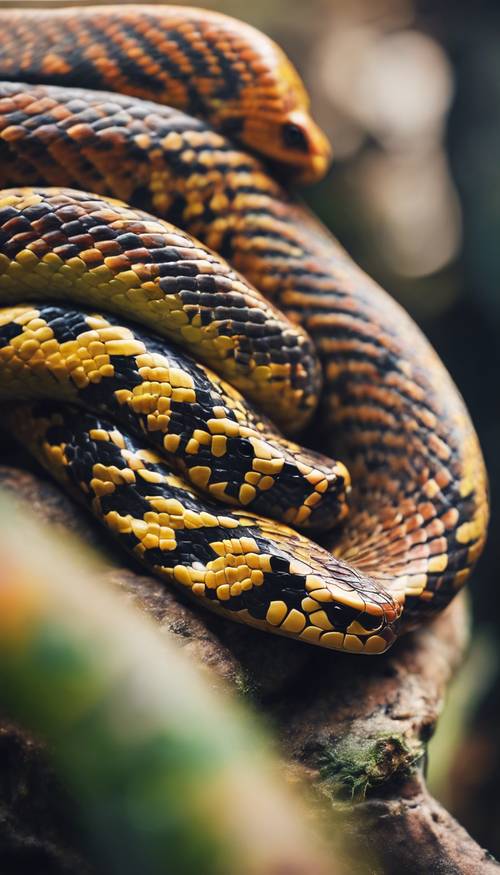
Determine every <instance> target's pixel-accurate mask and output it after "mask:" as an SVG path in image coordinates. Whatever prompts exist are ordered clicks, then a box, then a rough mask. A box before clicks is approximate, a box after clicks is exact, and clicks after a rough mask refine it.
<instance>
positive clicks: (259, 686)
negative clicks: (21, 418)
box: [0, 466, 500, 875]
mask: <svg viewBox="0 0 500 875" xmlns="http://www.w3.org/2000/svg"><path fill="white" fill-rule="evenodd" d="M0 486H2V487H3V489H4V490H7V491H8V492H11V493H12V494H13V496H15V497H16V498H19V499H21V500H24V501H26V502H27V503H28V504H29V505H30V508H31V511H32V513H34V514H35V515H37V516H38V517H40V518H41V519H43V520H46V521H48V522H50V523H52V524H53V525H55V526H56V527H57V529H58V530H59V531H60V533H61V537H64V538H65V539H67V538H68V537H69V536H71V535H77V536H80V537H81V538H82V539H83V540H84V541H85V542H86V543H89V544H91V545H92V546H93V547H95V548H97V550H98V552H99V554H100V556H101V557H102V560H103V563H102V566H101V567H99V568H96V573H97V574H99V575H102V577H103V578H105V579H106V580H107V581H108V582H109V583H110V584H111V585H113V586H114V587H116V588H117V589H119V590H120V591H121V592H122V593H123V596H124V597H125V598H127V599H130V600H132V601H133V602H135V603H136V604H137V605H138V606H139V607H140V608H141V609H143V610H145V611H146V612H147V613H149V614H150V615H152V616H153V617H154V618H155V620H156V621H157V623H158V625H159V627H160V629H163V630H165V631H166V632H169V633H172V634H174V635H175V636H176V639H177V641H178V642H179V644H180V645H181V646H182V647H184V648H185V649H186V650H187V651H188V653H189V654H190V656H192V658H193V659H194V660H195V661H196V662H197V663H198V664H200V665H201V666H204V667H205V668H206V669H210V672H208V671H207V682H209V683H213V684H225V685H229V686H230V687H232V688H233V689H234V690H236V691H237V692H238V693H239V694H240V695H242V696H243V697H245V698H247V699H249V700H250V701H251V702H252V703H253V704H254V706H256V707H257V709H258V710H259V711H260V712H261V713H262V714H263V715H264V716H265V717H266V718H267V719H268V721H269V722H270V723H271V725H272V726H273V728H274V729H275V731H276V734H277V737H278V740H279V743H280V750H281V753H282V757H283V763H284V768H285V770H286V773H287V777H288V778H289V780H292V781H293V780H295V779H296V778H297V777H300V778H301V779H304V778H305V779H306V781H307V782H308V784H309V785H310V787H311V792H312V794H313V795H314V796H315V797H316V799H317V800H318V801H319V803H320V806H321V813H322V816H324V819H325V824H326V825H327V827H328V817H329V815H331V813H332V810H334V812H335V814H336V818H335V820H334V823H335V828H338V827H339V824H340V825H341V827H342V830H343V833H344V835H345V839H346V848H347V852H349V850H352V852H353V853H354V854H355V856H356V859H358V860H360V861H361V860H363V862H359V866H358V864H357V863H356V869H352V868H351V870H350V871H360V872H361V871H363V872H365V871H366V873H368V872H369V873H393V872H394V873H396V872H397V873H400V872H405V873H415V875H420V873H422V875H424V873H425V875H427V873H430V872H432V873H440V875H462V873H463V875H469V873H470V875H472V873H474V875H475V873H477V872H479V871H481V872H482V873H483V872H484V873H488V875H489V873H490V872H491V873H493V872H495V873H497V872H498V873H500V866H499V865H498V864H497V863H496V862H495V861H494V860H493V858H491V857H489V856H488V855H487V854H486V852H484V851H483V850H482V849H481V848H480V847H479V846H478V845H477V844H476V843H475V842H474V841H473V840H472V839H471V837H470V836H469V835H468V834H467V833H466V832H465V831H464V830H463V829H462V828H461V827H460V826H459V824H458V823H457V822H456V821H455V820H453V818H452V817H451V816H450V815H449V814H448V813H447V812H446V811H445V810H444V809H443V808H442V807H441V806H440V805H439V804H438V803H437V802H436V801H435V800H434V799H433V798H432V797H431V796H430V795H429V793H428V791H427V790H426V787H425V781H424V777H423V776H424V772H425V761H426V752H427V742H428V741H429V739H430V737H431V735H432V732H433V730H434V727H435V725H436V721H437V719H438V716H439V713H440V710H441V708H442V704H443V698H444V695H445V692H446V688H447V685H448V683H449V681H450V679H451V677H452V675H453V673H454V671H455V670H456V668H457V666H458V665H459V663H460V660H461V659H462V656H463V652H464V648H465V646H466V643H467V636H468V622H467V609H466V604H465V601H464V599H463V598H459V599H456V600H455V602H454V603H453V605H451V606H450V608H449V609H448V610H447V611H446V612H444V613H443V614H442V615H441V616H440V617H438V618H437V619H436V620H435V621H434V622H433V623H431V624H429V625H428V626H427V627H425V628H423V629H421V630H419V631H418V632H416V633H412V634H410V635H407V636H406V637H405V638H404V639H403V640H401V641H399V642H397V643H396V645H395V646H394V647H393V648H392V650H391V651H390V652H389V653H388V654H386V655H384V656H382V657H376V658H372V659H368V658H366V657H356V656H352V655H344V654H337V653H334V652H331V651H322V650H320V649H319V648H313V647H308V646H307V645H304V646H300V645H297V644H296V643H295V642H293V641H288V640H286V639H283V638H279V637H275V636H271V635H265V634H263V633H261V632H258V631H255V630H252V629H250V628H247V627H244V626H241V625H238V624H236V623H228V622H226V621H224V620H222V619H221V618H219V617H216V616H215V615H211V614H210V613H209V612H201V611H198V610H197V609H196V607H194V606H192V605H191V604H190V603H188V602H187V601H184V600H183V598H182V596H181V595H179V594H177V593H173V592H171V591H169V590H167V589H166V587H165V586H164V585H163V584H162V583H161V582H160V581H158V580H155V579H153V578H151V577H148V576H146V575H144V574H143V573H140V571H138V570H133V569H132V566H130V565H126V564H125V563H124V560H123V556H122V554H121V553H118V552H115V550H114V549H113V547H112V546H110V544H109V542H108V540H107V539H106V538H105V536H104V534H103V533H101V532H100V530H99V529H98V528H97V526H96V525H95V524H94V523H93V522H92V521H91V520H90V519H89V517H88V516H87V515H86V514H85V513H84V512H83V511H80V510H79V509H78V508H76V507H75V506H74V505H73V504H72V503H71V502H70V501H69V500H68V499H67V498H66V497H65V496H64V495H63V494H62V493H61V492H60V491H59V490H58V488H57V487H56V486H54V485H53V484H52V483H51V482H49V481H47V480H45V479H44V478H42V476H41V475H38V474H36V475H35V474H33V473H30V472H29V471H27V470H22V469H19V468H13V467H6V466H4V467H2V466H0ZM0 774H1V775H2V780H1V781H0V870H1V871H2V872H5V873H6V875H18V873H19V875H20V873H21V872H22V873H29V875H39V873H41V872H43V873H44V875H45V873H46V875H90V868H89V866H88V865H87V863H86V862H85V859H84V856H83V855H82V851H81V843H80V838H79V835H78V831H77V829H76V827H75V824H74V819H73V816H72V805H71V803H70V801H69V800H67V799H66V798H65V794H64V792H63V790H62V789H61V788H60V787H59V786H58V784H57V781H56V779H55V778H54V776H53V774H52V772H51V769H50V766H49V765H48V759H47V757H46V754H45V751H44V750H43V748H42V746H41V745H40V744H38V743H37V742H36V741H34V740H33V739H30V738H29V737H27V736H26V734H25V733H23V732H22V731H21V730H19V729H18V728H17V727H15V726H13V725H12V724H10V723H9V721H8V716H7V715H6V717H5V720H4V721H3V724H2V726H1V727H0Z"/></svg>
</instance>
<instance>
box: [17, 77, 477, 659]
mask: <svg viewBox="0 0 500 875" xmlns="http://www.w3.org/2000/svg"><path fill="white" fill-rule="evenodd" d="M11 78H13V77H11ZM18 174H19V175H18ZM20 178H21V179H22V180H23V181H25V182H26V184H30V185H42V184H51V185H64V186H66V185H73V186H74V185H79V186H84V187H87V188H89V189H91V190H93V191H97V192H99V193H102V194H105V195H114V196H118V197H122V198H125V199H126V200H127V201H129V202H131V203H135V204H137V205H139V206H141V207H143V208H146V209H151V210H152V211H153V212H154V213H155V214H157V215H159V216H162V217H163V218H165V219H168V220H170V221H173V222H175V224H178V225H180V226H182V227H183V228H185V229H186V230H187V231H188V232H189V233H191V234H194V235H195V236H196V237H198V238H200V239H201V240H203V242H204V244H205V245H206V246H209V247H211V248H212V249H214V250H216V251H218V252H220V253H221V254H222V255H223V256H224V257H225V258H227V259H228V260H229V262H230V263H231V265H232V266H233V267H234V268H236V269H237V270H239V271H241V273H242V274H244V275H245V277H247V278H248V279H249V280H250V281H251V282H252V283H253V284H254V285H255V286H256V287H257V288H259V289H260V290H261V291H262V292H264V294H265V295H266V296H267V297H269V298H270V299H271V300H272V301H273V303H275V304H276V305H277V306H279V307H280V308H281V310H282V311H283V312H284V313H285V314H286V316H287V317H288V318H289V319H290V320H291V321H292V322H293V323H295V324H296V325H299V324H300V325H301V326H302V327H303V328H305V329H306V331H307V332H308V333H309V335H310V336H311V337H312V338H313V341H314V344H315V346H316V349H317V351H318V354H319V357H320V360H321V363H322V366H323V373H324V380H325V386H324V391H323V396H322V402H321V411H320V415H319V417H318V420H317V425H318V429H319V428H321V430H322V432H323V437H322V444H321V446H322V449H326V450H327V451H328V452H333V454H334V455H335V457H336V458H337V457H340V458H341V459H342V460H343V462H345V463H346V464H347V465H348V467H349V470H350V472H351V476H352V480H353V491H352V494H351V498H350V514H349V517H348V519H347V521H346V522H345V523H344V524H343V525H342V527H341V528H340V529H338V530H335V532H334V533H333V534H332V535H331V536H328V538H327V539H326V540H324V541H323V543H324V544H326V545H328V546H329V547H331V549H332V551H333V552H334V554H335V557H336V558H338V559H342V568H343V574H344V575H347V574H348V570H347V569H349V573H350V574H351V575H352V578H351V579H350V580H351V584H352V585H353V586H357V584H355V583H354V581H356V580H359V581H361V583H360V586H361V588H363V587H364V586H365V581H366V580H370V581H371V583H370V586H371V589H370V588H369V589H367V590H366V600H367V603H370V598H371V597H370V595H369V593H370V592H372V591H374V588H375V589H376V590H377V592H382V591H383V592H384V593H385V594H386V596H387V599H388V602H387V605H388V611H387V612H386V619H387V628H391V631H392V633H394V632H395V631H397V630H398V629H400V628H407V627H409V626H411V625H413V624H414V623H416V622H419V621H421V620H423V619H424V618H426V617H428V616H431V615H432V614H433V613H434V612H435V611H437V610H439V609H441V608H443V607H444V606H445V605H446V604H447V603H448V601H449V600H450V599H451V598H452V597H453V595H454V594H455V593H456V592H457V591H458V589H459V588H460V587H461V586H462V585H463V583H465V581H466V580H467V578H468V576H469V574H470V571H471V569H472V568H473V566H474V564H475V561H476V560H477V558H478V556H479V555H480V553H481V550H482V547H483V544H484V541H485V536H486V528H487V521H488V501H487V484H486V474H485V470H484V464H483V460H482V455H481V451H480V448H479V445H478V441H477V437H476V434H475V432H474V429H473V426H472V424H471V422H470V419H469V416H468V413H467V410H466V408H465V406H464V404H463V401H462V399H461V398H460V395H459V393H458V391H457V389H456V387H455V386H454V384H453V382H452V380H451V378H450V377H449V375H448V374H447V372H446V370H445V368H444V366H443V365H442V363H441V362H440V361H439V359H438V357H437V356H436V354H435V352H434V351H433V350H432V348H431V347H430V345H429V344H428V342H427V341H426V339H425V338H424V337H423V335H422V334H421V332H420V331H419V330H418V328H417V327H416V326H415V325H414V323H413V322H412V321H411V320H410V319H409V317H408V316H407V315H406V314H405V313H404V311H403V310H402V309H401V308H400V307H399V306H398V305H397V304H396V303H395V302H394V301H393V300H392V299H391V298H390V297H389V296H388V295H387V294H386V293H385V292H384V291H383V290H382V289H380V288H379V287H378V286H377V285H376V284H375V283H374V282H373V281H372V280H370V279H369V277H367V276H366V274H364V273H363V272H362V271H361V270H360V269H359V268H358V267H357V266H356V265H355V264H354V263H353V262H352V260H351V259H350V258H349V256H348V255H347V254H346V253H345V252H344V250H343V249H342V248H341V247H340V245H339V244H338V243H337V242H336V241H335V240H334V239H333V238H332V237H331V236H330V234H329V233H328V232H327V231H326V230H325V229H324V228H323V227H322V226H321V224H320V223H319V222H318V221H317V220H316V219H315V218H314V217H313V216H311V215H310V214H309V213H308V212H307V211H306V210H305V209H304V208H303V207H301V206H299V205H298V204H296V203H295V202H294V201H293V200H292V199H291V198H290V197H289V195H288V194H287V193H285V192H284V191H283V189H282V188H281V187H280V186H279V185H278V184H277V183H276V182H275V181H274V180H273V179H272V178H271V177H270V176H269V175H268V173H267V171H266V169H265V167H264V165H263V164H262V163H261V162H260V161H259V160H258V159H257V158H254V157H252V156H250V155H249V154H247V153H245V152H243V151H241V150H239V149H238V148H236V147H235V146H234V145H233V144H232V143H231V142H230V141H228V140H226V139H225V138H224V137H223V136H222V135H221V134H220V133H217V132H215V131H214V130H213V129H212V128H211V127H209V126H208V125H207V124H206V123H205V122H203V121H200V120H195V119H193V118H191V117H188V116H186V115H184V114H183V113H181V112H178V111H177V110H173V109H169V108H167V107H162V106H159V105H157V104H154V103H148V102H145V101H142V100H137V99H134V98H132V97H120V96H118V95H109V94H107V95H103V94H98V93H96V92H90V91H80V90H73V91H69V90H67V89H64V90H61V89H58V88H49V87H35V86H30V85H22V84H21V85H17V84H12V83H10V84H9V83H6V84H5V85H0V185H13V184H18V183H19V180H20ZM9 196H11V195H9ZM30 196H32V195H28V197H30ZM0 233H1V231H0ZM28 233H29V231H28ZM0 239H1V238H0ZM27 246H28V248H29V246H30V242H28V244H27ZM43 257H46V256H43ZM16 258H17V256H16ZM0 259H1V256H0ZM14 260H15V259H14ZM20 261H21V262H22V258H21V259H20ZM24 270H25V266H24V265H22V264H19V265H18V266H16V268H15V271H17V272H18V275H19V276H21V275H23V271H24ZM11 291H12V289H9V295H10V292H11ZM25 292H26V289H25ZM2 295H3V292H2V285H1V276H0V300H2V298H1V296H2ZM3 300H5V299H3ZM9 300H10V298H9ZM92 306H94V302H92ZM131 318H132V317H131ZM280 318H281V317H280ZM304 342H307V341H304ZM242 388H243V391H244V393H245V394H247V390H246V388H245V387H242ZM301 389H302V387H301ZM304 391H305V389H304ZM313 394H314V393H313ZM254 397H255V396H254ZM268 409H269V408H268ZM58 415H60V416H62V415H63V414H62V413H59V414H58ZM44 440H45V439H44ZM42 443H43V440H42ZM46 444H47V446H49V445H50V441H46ZM44 452H45V451H44ZM41 455H43V453H41ZM285 537H287V538H288V537H290V535H289V534H287V535H285ZM309 549H312V548H311V546H310V547H309ZM314 549H316V548H314ZM321 561H323V560H321ZM332 573H333V575H334V576H335V572H332ZM284 590H286V587H284ZM337 597H338V594H337ZM283 601H284V603H285V604H286V603H287V599H286V597H284V598H283ZM339 604H340V605H342V599H340V603H339ZM307 605H308V602H307V601H305V602H304V604H302V603H301V607H300V608H299V607H296V608H295V610H298V611H299V612H300V611H302V613H303V616H304V617H305V613H304V612H307ZM395 606H397V610H395ZM403 607H404V612H403V619H402V624H401V622H400V621H399V620H398V619H397V618H396V615H398V616H399V613H400V612H401V609H402V608H403ZM391 612H392V613H391ZM283 616H284V619H283V620H282V621H281V623H280V624H279V625H278V627H277V630H278V631H280V629H281V631H285V632H286V633H287V634H292V635H294V634H295V635H296V637H299V638H300V637H304V638H307V635H304V636H302V631H301V632H297V633H294V632H291V631H290V629H289V628H287V626H286V625H285V626H283V623H286V618H287V617H288V614H286V615H285V614H284V615H283ZM294 616H295V615H294ZM259 622H260V618H259ZM398 624H399V625H398ZM269 625H270V626H272V624H269ZM362 625H363V624H362ZM350 628H351V631H350V632H347V629H346V628H344V629H343V630H342V629H340V628H338V627H335V630H336V631H343V633H344V635H345V636H346V639H345V640H343V642H340V639H338V643H337V644H335V645H334V646H335V647H341V648H344V649H348V650H353V649H355V647H354V646H353V645H352V641H351V640H350V639H349V642H347V635H355V636H357V637H358V639H359V644H358V645H356V646H357V647H358V650H360V651H361V650H364V647H365V645H366V644H367V643H368V641H369V640H370V638H371V633H370V632H369V631H367V629H366V626H364V629H365V631H364V632H362V631H360V629H358V628H357V627H354V629H353V627H352V626H351V627H350ZM356 629H357V631H355V630H356ZM308 634H309V633H308ZM376 634H377V635H378V634H379V633H378V632H377V633H376ZM318 643H326V642H321V641H319V642H318ZM364 652H366V651H364Z"/></svg>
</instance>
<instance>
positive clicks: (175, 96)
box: [0, 6, 330, 181]
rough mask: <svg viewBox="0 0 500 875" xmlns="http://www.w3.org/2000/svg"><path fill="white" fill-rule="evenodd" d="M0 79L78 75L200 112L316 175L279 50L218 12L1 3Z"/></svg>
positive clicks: (289, 70) (60, 80) (309, 139)
mask: <svg viewBox="0 0 500 875" xmlns="http://www.w3.org/2000/svg"><path fill="white" fill-rule="evenodd" d="M0 79H5V80H8V79H10V80H12V79H14V80H25V81H29V82H38V83H44V82H46V83H51V84H57V85H80V84H83V83H84V84H85V85H86V86H88V87H90V88H97V89H106V90H110V91H118V92H122V93H125V94H131V95H134V96H136V97H142V98H147V99H149V100H155V101H157V102H158V103H164V104H167V105H170V106H175V107H177V108H179V109H183V110H185V111H186V112H190V113H193V114H194V115H201V116H202V117H204V118H206V119H207V120H208V121H209V122H210V123H211V124H212V125H213V126H214V127H215V128H218V129H220V130H222V131H224V132H225V133H226V134H229V135H230V136H231V137H234V138H237V139H239V140H240V141H241V142H242V143H244V144H245V145H246V146H248V147H250V148H251V149H253V150H255V151H257V152H260V153H261V154H262V155H265V156H267V157H269V158H272V159H273V160H276V161H279V162H280V163H281V164H284V165H287V166H288V167H289V168H290V170H291V171H292V172H293V173H294V175H295V177H296V178H297V179H299V180H301V181H314V180H317V179H320V178H321V177H322V176H323V175H324V173H325V171H326V170H327V168H328V164H329V161H330V146H329V144H328V141H327V140H326V138H325V136H324V134H323V133H322V132H321V131H320V129H319V128H318V127H317V125H316V124H315V123H314V121H313V120H312V118H311V116H310V114H309V99H308V96H307V93H306V91H305V89H304V86H303V83H302V81H301V79H300V78H299V75H298V73H297V71H296V70H295V69H294V67H293V66H292V64H291V63H290V61H289V60H288V58H287V57H286V56H285V55H284V54H283V52H282V51H281V49H280V48H279V47H278V46H277V45H276V44H275V43H274V42H273V41H272V40H271V39H269V38H268V37H267V36H264V34H262V33H260V32H259V31H257V30H255V29H254V28H252V27H250V26H249V25H247V24H243V23H242V22H240V21H236V20H235V19H232V18H230V17H228V16H226V15H222V14H220V13H217V12H212V11H210V10H207V9H192V8H190V7H178V6H140V7H136V6H96V7H91V6H89V7H85V8H81V7H80V8H74V7H70V8H66V9H51V10H48V9H46V10H38V9H23V10H21V11H19V12H15V11H14V10H12V9H9V10H3V11H0Z"/></svg>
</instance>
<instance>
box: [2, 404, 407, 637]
mask: <svg viewBox="0 0 500 875" xmlns="http://www.w3.org/2000/svg"><path fill="white" fill-rule="evenodd" d="M6 417H7V421H8V423H9V425H10V427H11V429H12V430H13V432H15V433H16V434H17V435H18V436H19V438H20V439H21V440H22V441H23V442H25V443H26V444H27V445H28V446H30V447H31V449H32V450H34V451H35V453H36V455H37V456H38V458H39V459H40V461H41V462H42V463H43V464H44V465H45V467H46V468H47V469H48V470H49V471H51V472H52V473H53V474H54V476H55V477H56V478H57V479H58V480H59V481H60V482H61V483H62V484H63V485H64V486H65V487H66V488H67V489H69V491H70V492H72V493H73V494H74V495H75V496H76V497H77V498H79V499H80V500H81V501H83V502H85V503H87V504H88V505H89V506H90V508H91V510H92V512H93V513H94V515H95V516H97V517H98V518H99V519H101V520H102V521H103V523H104V525H105V526H106V527H107V529H108V530H109V531H110V532H111V533H112V534H113V535H114V536H115V537H116V538H117V539H118V541H119V542H120V544H121V545H122V546H124V547H125V549H126V550H128V551H129V552H131V553H132V554H133V555H134V556H135V558H137V559H139V561H141V562H143V563H144V564H145V565H146V566H147V567H148V568H149V570H152V571H154V573H155V574H157V575H159V576H160V577H161V578H163V579H166V580H168V581H169V582H171V583H174V584H176V585H177V586H180V587H181V588H182V589H183V590H185V591H186V592H188V593H189V594H190V595H191V596H192V597H194V598H195V599H196V600H197V601H199V602H201V603H202V604H204V605H206V606H208V607H210V608H211V609H213V610H216V611H218V612H219V613H223V614H224V615H225V616H229V617H231V618H232V619H235V620H239V621H240V622H243V623H247V624H249V625H251V626H256V627H257V628H260V629H266V630H267V631H273V632H278V633H279V634H281V635H287V636H293V637H296V638H299V639H300V640H302V641H306V642H309V643H311V644H319V645H321V646H323V647H327V648H331V649H333V650H338V649H343V650H346V651H348V652H351V653H365V654H376V653H382V652H383V651H384V650H386V649H387V647H388V646H389V645H390V644H392V642H393V641H394V640H395V637H396V633H397V629H398V622H399V617H400V615H401V604H400V603H399V602H398V601H397V600H396V599H393V598H392V597H391V595H390V594H389V593H387V592H385V591H384V590H383V589H381V588H380V587H378V586H377V584H376V583H374V582H373V581H371V580H370V579H369V578H367V577H364V576H363V575H361V574H359V573H355V572H354V573H353V570H352V568H350V567H349V566H347V565H346V564H345V563H344V562H342V560H340V559H335V557H334V556H332V555H331V553H329V552H328V551H327V550H325V549H324V548H322V547H320V546H318V545H317V544H314V543H313V542H311V541H309V540H308V539H306V538H305V537H304V536H303V535H300V534H299V533H298V532H296V531H294V530H293V529H289V528H287V527H286V526H283V525H280V524H279V523H275V522H273V521H272V520H269V519H265V518H263V517H259V516H257V515H255V514H253V513H251V512H248V511H246V510H239V511H238V510H236V511H231V512H225V511H224V509H223V508H221V506H220V505H219V504H215V503H211V502H210V501H209V500H206V499H202V500H200V498H199V496H198V495H196V494H195V493H193V492H191V491H190V490H189V489H188V488H187V487H186V484H185V483H184V482H183V481H182V480H179V478H178V477H176V476H175V475H174V474H173V473H172V472H171V471H170V470H169V468H168V467H167V466H166V465H165V462H164V460H163V459H162V457H161V456H159V455H158V454H157V453H155V452H153V451H151V450H148V449H145V448H144V444H143V443H142V442H141V441H140V440H139V441H137V440H136V439H135V438H133V437H131V436H130V435H127V434H124V433H122V432H121V430H120V429H118V428H117V427H116V425H115V424H114V423H111V422H109V420H106V419H103V418H98V417H96V416H95V415H94V416H93V415H90V414H86V413H85V412H83V413H82V411H81V410H78V409H77V408H72V407H71V405H65V406H64V407H59V406H55V405H50V404H44V405H41V406H40V408H39V409H38V410H37V408H36V407H33V408H26V406H25V405H22V406H19V407H15V406H14V408H13V409H12V408H11V409H10V410H9V411H8V412H7V413H6Z"/></svg>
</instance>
